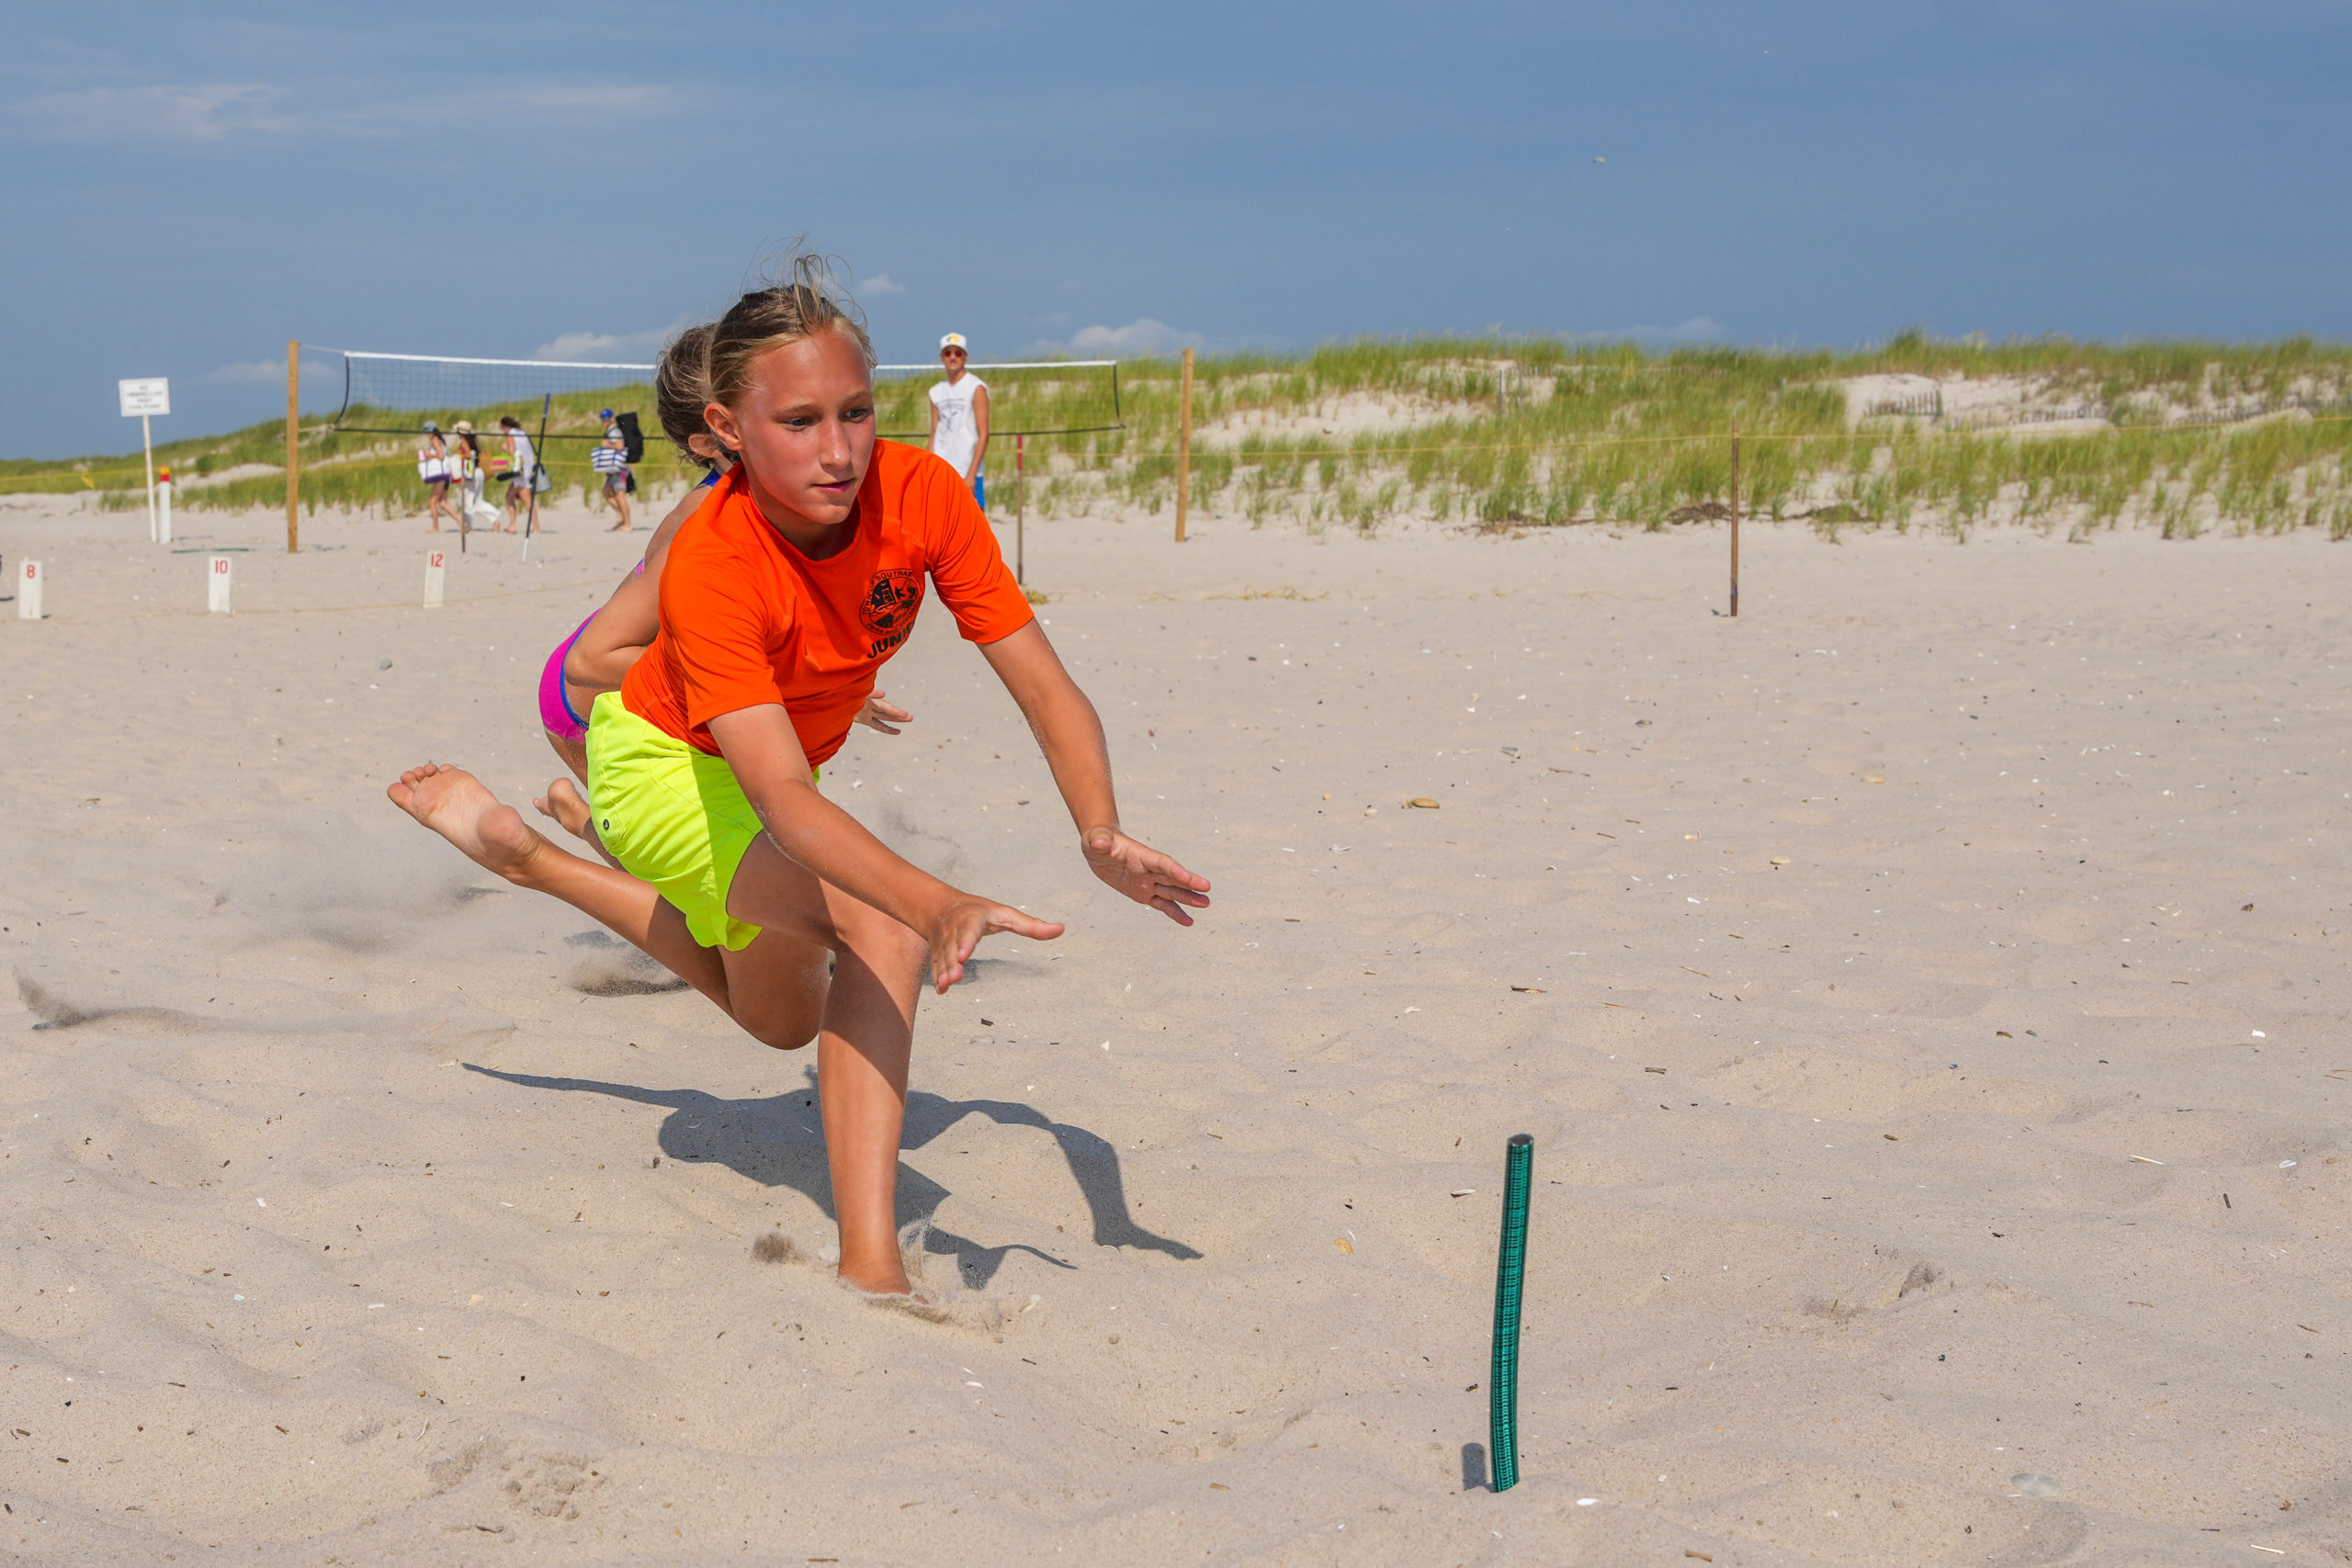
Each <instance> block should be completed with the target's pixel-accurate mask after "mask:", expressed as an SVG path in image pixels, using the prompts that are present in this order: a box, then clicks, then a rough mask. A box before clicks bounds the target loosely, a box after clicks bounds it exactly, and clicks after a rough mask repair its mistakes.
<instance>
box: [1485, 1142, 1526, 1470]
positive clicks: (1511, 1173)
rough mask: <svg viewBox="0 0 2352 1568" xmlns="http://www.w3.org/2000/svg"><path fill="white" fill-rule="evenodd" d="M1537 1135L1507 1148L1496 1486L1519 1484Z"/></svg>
mask: <svg viewBox="0 0 2352 1568" xmlns="http://www.w3.org/2000/svg"><path fill="white" fill-rule="evenodd" d="M1534 1166H1535V1139H1534V1138H1533V1136H1532V1135H1531V1134H1526V1133H1520V1134H1514V1135H1513V1136H1512V1138H1511V1140H1510V1144H1508V1145H1505V1147H1504V1151H1503V1239H1502V1248H1501V1251H1500V1254H1499V1255H1498V1257H1497V1258H1496V1259H1495V1359H1494V1365H1493V1367H1492V1368H1491V1369H1490V1371H1489V1372H1488V1375H1487V1427H1488V1431H1487V1437H1488V1443H1487V1450H1488V1452H1489V1453H1490V1454H1491V1456H1492V1463H1493V1465H1494V1489H1495V1490H1496V1491H1498V1492H1508V1491H1510V1489H1511V1488H1512V1487H1514V1486H1516V1485H1518V1484H1519V1295H1520V1287H1521V1284H1522V1283H1523V1282H1524V1281H1525V1280H1526V1276H1527V1189H1528V1180H1529V1176H1530V1173H1531V1172H1532V1170H1533V1169H1534Z"/></svg>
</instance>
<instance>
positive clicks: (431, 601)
mask: <svg viewBox="0 0 2352 1568" xmlns="http://www.w3.org/2000/svg"><path fill="white" fill-rule="evenodd" d="M459 504H461V505H462V504H463V503H462V502H460V503H459ZM448 570H449V556H448V552H447V551H446V550H427V551H425V552H424V607H425V608H426V609H428V610H437V609H439V608H440V607H441V580H442V579H443V577H445V576H446V575H447V572H448Z"/></svg>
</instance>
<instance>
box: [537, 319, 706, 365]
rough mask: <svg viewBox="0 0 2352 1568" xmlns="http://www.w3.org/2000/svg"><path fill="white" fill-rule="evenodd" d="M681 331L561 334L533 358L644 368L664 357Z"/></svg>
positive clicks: (538, 350) (542, 347) (659, 328)
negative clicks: (642, 366) (579, 360)
mask: <svg viewBox="0 0 2352 1568" xmlns="http://www.w3.org/2000/svg"><path fill="white" fill-rule="evenodd" d="M677 330H678V329H677V328H676V327H674V326H668V327H657V328H655V329H654V330H652V331H650V332H642V333H558V334H557V335H556V336H555V338H554V339H553V340H551V341H549V342H547V343H543V344H539V346H538V347H537V348H535V349H533V350H531V357H532V358H534V359H555V360H560V359H575V360H577V359H585V360H591V361H594V360H602V361H604V362H605V363H607V364H616V363H617V364H628V365H641V364H646V363H648V362H650V360H651V359H652V358H653V356H654V355H657V354H659V353H661V352H662V345H664V344H667V343H668V342H669V341H670V339H671V338H672V337H673V336H674V335H675V334H676V333H677Z"/></svg>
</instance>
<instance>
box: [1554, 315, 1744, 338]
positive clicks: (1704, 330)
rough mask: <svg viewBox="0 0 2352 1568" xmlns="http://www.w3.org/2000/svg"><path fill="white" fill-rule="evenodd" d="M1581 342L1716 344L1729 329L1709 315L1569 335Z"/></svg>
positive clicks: (1726, 334)
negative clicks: (1667, 322)
mask: <svg viewBox="0 0 2352 1568" xmlns="http://www.w3.org/2000/svg"><path fill="white" fill-rule="evenodd" d="M1573 335H1574V336H1575V338H1576V339H1577V341H1578V342H1582V343H1668V344H1677V343H1717V342H1720V341H1721V340H1723V339H1724V338H1725V337H1728V336H1729V335H1730V333H1729V330H1728V329H1727V328H1725V327H1724V324H1723V323H1722V322H1721V321H1716V320H1715V319H1714V318H1713V316H1692V317H1691V318H1690V319H1688V320H1687V321H1677V322H1676V323H1675V324H1674V325H1672V326H1670V327H1660V326H1639V327H1610V328H1606V329H1604V330H1602V331H1600V332H1593V333H1574V334H1573Z"/></svg>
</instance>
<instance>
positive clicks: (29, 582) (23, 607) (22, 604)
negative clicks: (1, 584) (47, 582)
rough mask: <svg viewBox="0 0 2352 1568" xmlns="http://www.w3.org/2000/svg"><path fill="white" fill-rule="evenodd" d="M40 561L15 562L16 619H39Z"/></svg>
mask: <svg viewBox="0 0 2352 1568" xmlns="http://www.w3.org/2000/svg"><path fill="white" fill-rule="evenodd" d="M40 584H41V576H40V562H39V561H37V560H28V561H18V562H17V619H18V620H20V621H38V620H40Z"/></svg>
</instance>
